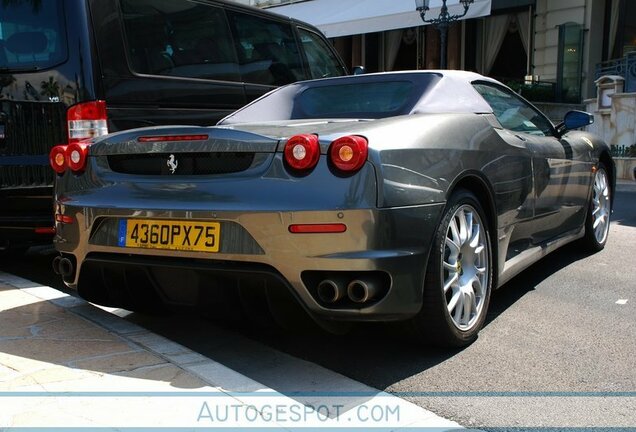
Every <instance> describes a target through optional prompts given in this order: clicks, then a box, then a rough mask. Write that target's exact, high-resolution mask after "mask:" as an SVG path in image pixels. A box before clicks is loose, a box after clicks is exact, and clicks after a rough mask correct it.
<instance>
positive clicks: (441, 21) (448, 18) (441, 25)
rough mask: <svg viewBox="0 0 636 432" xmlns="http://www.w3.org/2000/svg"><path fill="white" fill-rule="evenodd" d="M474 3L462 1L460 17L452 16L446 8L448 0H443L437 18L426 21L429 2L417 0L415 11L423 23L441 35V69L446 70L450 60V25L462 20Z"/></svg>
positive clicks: (466, 0) (471, 0)
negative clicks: (434, 28) (431, 26)
mask: <svg viewBox="0 0 636 432" xmlns="http://www.w3.org/2000/svg"><path fill="white" fill-rule="evenodd" d="M473 2H474V0H461V1H460V3H461V4H462V5H463V6H464V13H463V14H460V15H451V14H449V13H448V7H447V6H446V0H442V8H441V10H440V13H439V16H438V17H437V18H432V19H426V18H425V15H426V12H427V11H428V10H429V7H428V1H423V0H420V1H418V0H415V9H416V10H417V11H418V12H419V13H420V17H421V18H422V21H424V22H425V23H427V24H433V25H434V26H435V27H436V28H437V30H439V34H440V61H439V63H440V69H446V67H447V58H448V48H447V45H448V28H449V26H450V24H451V23H452V22H454V21H457V20H458V19H460V18H462V17H463V16H465V15H466V14H467V13H468V8H469V7H470V5H471V4H472V3H473Z"/></svg>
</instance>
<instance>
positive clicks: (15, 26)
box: [0, 0, 67, 72]
mask: <svg viewBox="0 0 636 432" xmlns="http://www.w3.org/2000/svg"><path fill="white" fill-rule="evenodd" d="M63 17H64V14H63V11H62V2H57V1H50V0H45V1H42V0H13V1H3V2H0V20H1V21H0V71H10V72H20V71H31V70H38V69H45V68H49V67H52V66H55V65H57V64H59V63H62V62H63V61H65V60H66V54H67V49H66V32H65V27H64V18H63Z"/></svg>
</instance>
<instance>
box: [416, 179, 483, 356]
mask: <svg viewBox="0 0 636 432" xmlns="http://www.w3.org/2000/svg"><path fill="white" fill-rule="evenodd" d="M492 263H493V259H492V247H491V240H490V234H489V231H488V225H487V223H486V217H485V214H484V211H483V209H482V207H481V205H480V203H479V201H478V200H477V198H476V197H475V195H474V194H472V193H471V192H469V191H466V190H460V191H457V192H456V193H454V194H453V195H452V196H451V198H450V199H449V201H448V204H447V206H446V210H445V212H444V216H443V218H442V221H441V223H440V225H439V227H438V229H437V232H436V234H435V241H434V244H433V249H432V250H431V252H430V257H429V262H428V266H427V274H426V280H425V286H424V302H423V306H422V309H421V311H420V312H419V314H418V315H417V316H415V317H414V318H413V320H412V322H411V324H412V326H413V328H414V330H415V333H416V335H417V336H418V338H419V339H422V340H424V341H425V342H428V343H433V344H434V345H441V346H452V347H462V346H466V345H468V344H470V343H471V342H473V341H474V340H475V339H476V338H477V333H478V332H479V330H480V329H481V328H482V326H483V325H484V321H485V319H486V313H487V310H488V303H489V301H490V292H491V290H492V274H493V269H492Z"/></svg>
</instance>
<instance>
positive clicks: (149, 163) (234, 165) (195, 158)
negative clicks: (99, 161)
mask: <svg viewBox="0 0 636 432" xmlns="http://www.w3.org/2000/svg"><path fill="white" fill-rule="evenodd" d="M253 160H254V153H178V154H168V153H157V154H136V155H112V156H108V164H109V166H110V169H111V170H113V171H115V172H118V173H122V174H133V175H218V174H230V173H236V172H241V171H245V170H247V169H248V168H249V167H250V166H251V165H252V162H253Z"/></svg>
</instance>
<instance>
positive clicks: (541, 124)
mask: <svg viewBox="0 0 636 432" xmlns="http://www.w3.org/2000/svg"><path fill="white" fill-rule="evenodd" d="M473 87H474V88H475V90H477V92H478V93H479V94H480V95H481V97H483V98H484V100H485V101H486V102H487V103H488V105H490V107H491V108H492V110H493V113H494V114H495V116H496V117H497V120H499V123H501V125H502V126H503V127H504V128H506V129H509V130H511V131H515V132H523V133H527V134H530V135H538V136H551V135H553V127H552V124H551V123H550V121H549V120H548V119H546V118H545V117H544V116H543V115H542V114H541V113H539V112H538V111H537V110H536V109H534V108H533V107H532V106H530V105H529V104H528V103H526V102H525V101H524V100H523V99H521V98H519V97H518V96H517V95H515V94H514V93H513V92H511V91H507V90H505V89H502V88H499V87H496V86H493V85H490V84H484V83H473Z"/></svg>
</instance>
